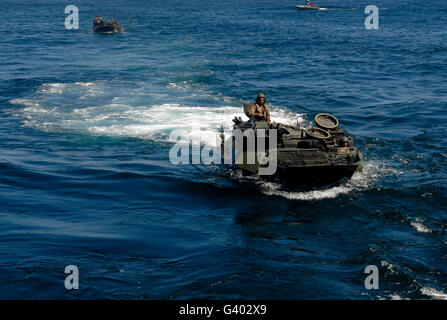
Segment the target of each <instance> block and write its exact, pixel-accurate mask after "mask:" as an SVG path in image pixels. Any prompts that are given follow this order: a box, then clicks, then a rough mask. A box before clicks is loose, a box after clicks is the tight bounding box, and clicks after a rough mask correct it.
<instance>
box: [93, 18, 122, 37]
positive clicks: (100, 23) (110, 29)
mask: <svg viewBox="0 0 447 320" xmlns="http://www.w3.org/2000/svg"><path fill="white" fill-rule="evenodd" d="M122 30H123V29H122V27H121V25H120V24H119V22H118V21H117V20H116V19H112V21H105V20H104V19H103V18H102V17H101V16H97V17H96V18H95V20H94V21H93V32H96V33H101V34H114V33H117V32H121V31H122Z"/></svg>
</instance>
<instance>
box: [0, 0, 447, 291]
mask: <svg viewBox="0 0 447 320" xmlns="http://www.w3.org/2000/svg"><path fill="white" fill-rule="evenodd" d="M303 2H304V1H303ZM68 4H73V5H76V6H78V8H79V14H80V28H79V30H66V29H65V28H64V20H65V17H66V16H67V15H66V14H65V13H64V9H65V6H66V5H68ZM296 4H297V3H296V2H295V1H290V0H275V1H266V0H245V1H236V0H228V1H204V0H182V1H180V0H164V1H161V0H158V1H142V0H139V1H119V0H105V1H101V2H100V3H92V2H91V1H86V0H82V1H70V2H69V3H67V2H65V1H55V0H54V1H51V0H45V1H24V0H22V1H16V0H2V1H1V2H0V21H2V24H1V32H0V44H1V50H0V61H1V64H0V133H1V136H2V139H1V141H0V222H1V224H0V298H2V299H17V298H25V299H49V298H50V299H54V298H61V299H79V298H81V299H93V298H119V299H127V298H131V299H142V298H143V299H165V298H169V299H184V298H195V299H201V298H206V299H222V298H226V299H228V298H229V299H231V298H242V299H260V298H263V299H378V298H380V299H408V298H410V299H447V263H446V262H447V261H446V260H447V250H446V248H447V237H446V226H447V212H446V211H447V210H446V208H447V200H446V195H447V174H446V171H447V170H446V169H447V129H446V121H447V112H446V108H447V44H446V40H447V26H446V23H445V22H446V21H447V3H446V2H445V1H444V0H432V1H429V2H428V3H427V2H426V3H424V2H421V1H419V0H418V1H416V0H408V1H384V0H375V1H373V2H371V1H363V0H360V1H359V0H343V1H341V0H320V1H318V2H317V4H318V5H320V6H322V7H324V8H326V10H322V11H318V12H299V11H298V10H296V8H295V5H296ZM370 4H374V5H376V6H377V7H379V8H380V11H379V19H380V20H379V29H378V30H366V29H365V27H364V19H365V17H366V15H365V14H364V8H365V7H366V6H367V5H370ZM98 14H101V15H103V16H104V17H106V18H107V19H111V18H112V17H116V18H117V19H118V20H119V21H120V22H121V24H122V25H123V27H124V28H125V32H124V33H122V34H116V35H113V36H104V35H98V34H94V33H92V32H91V23H92V20H93V18H94V17H95V16H96V15H98ZM260 91H263V92H265V93H266V94H267V97H268V102H269V103H270V104H271V111H272V118H273V120H276V121H279V122H287V121H291V122H294V121H296V119H297V118H298V119H299V121H301V122H302V123H303V124H309V123H311V121H312V119H313V117H314V115H315V114H317V113H319V112H330V113H332V114H334V115H336V116H337V117H338V119H339V120H340V122H341V125H342V127H343V128H344V129H345V130H346V131H347V132H349V133H350V134H351V135H353V136H354V138H355V140H356V144H358V146H359V147H360V148H361V149H362V150H363V152H364V154H365V156H366V162H365V168H364V171H363V172H362V173H357V174H356V175H355V176H354V177H353V179H352V180H351V181H350V182H347V183H345V184H343V185H341V186H338V187H332V188H329V187H328V188H326V189H322V190H314V191H306V192H298V191H293V190H285V189H283V188H281V187H280V186H278V185H276V184H274V183H268V182H263V181H252V182H249V183H247V182H245V181H239V180H238V179H236V178H235V177H233V176H231V174H229V173H228V172H227V171H226V170H224V169H223V168H221V167H216V166H206V165H182V166H178V165H173V164H171V163H170V162H169V159H168V155H169V150H170V148H171V146H172V142H171V141H169V133H170V132H171V131H172V130H174V129H187V130H188V129H190V128H191V126H198V125H200V126H201V129H202V137H203V141H202V142H203V144H207V143H211V142H212V141H213V139H215V135H216V130H217V128H218V127H219V126H220V125H224V126H225V128H226V129H229V128H230V124H231V119H232V118H233V117H234V116H235V115H238V116H239V115H240V116H242V109H241V104H242V103H243V102H246V101H250V100H252V99H253V98H254V97H255V95H256V94H257V93H258V92H260ZM67 265H76V266H77V267H78V268H79V278H80V284H79V286H80V288H79V290H71V291H69V290H66V289H65V287H64V279H65V276H66V275H65V274H64V269H65V267H66V266H67ZM367 265H376V266H377V267H378V268H379V274H380V287H379V289H378V290H367V289H365V287H364V279H365V277H366V276H367V275H366V274H364V269H365V267H366V266H367Z"/></svg>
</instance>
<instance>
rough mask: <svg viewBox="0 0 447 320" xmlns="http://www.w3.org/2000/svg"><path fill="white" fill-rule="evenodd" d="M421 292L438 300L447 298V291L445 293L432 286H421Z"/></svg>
mask: <svg viewBox="0 0 447 320" xmlns="http://www.w3.org/2000/svg"><path fill="white" fill-rule="evenodd" d="M421 293H422V294H424V295H426V296H429V297H431V298H433V299H436V300H447V293H444V292H442V291H439V290H436V289H434V288H431V287H423V288H421Z"/></svg>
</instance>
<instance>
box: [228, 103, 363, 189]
mask: <svg viewBox="0 0 447 320" xmlns="http://www.w3.org/2000/svg"><path fill="white" fill-rule="evenodd" d="M250 106H251V105H250V104H245V105H244V112H245V114H246V115H247V116H249V114H248V112H249V109H250ZM233 122H234V126H233V133H234V132H235V130H241V132H245V131H246V130H247V129H251V130H249V131H248V134H246V137H245V138H244V139H245V140H244V143H243V146H242V147H240V148H239V150H234V153H233V154H234V155H235V156H234V157H235V162H236V165H237V167H239V168H240V169H241V170H242V173H243V174H244V175H259V169H260V168H262V167H263V166H266V165H265V164H260V162H261V163H262V161H258V158H256V162H255V163H254V164H253V162H249V161H247V159H248V158H249V157H248V153H249V152H251V150H253V149H247V143H246V142H247V141H248V140H249V138H248V137H249V136H250V135H251V134H253V135H255V136H256V135H257V131H258V130H259V129H264V130H265V131H264V132H265V133H266V138H265V139H266V143H265V144H266V145H267V148H264V150H266V153H265V155H266V156H269V153H268V152H269V151H268V150H269V148H270V150H271V146H268V136H269V134H271V130H272V129H274V130H277V131H276V135H277V139H276V140H277V142H276V150H277V158H276V171H275V173H273V174H271V175H268V176H263V177H264V178H267V179H271V180H276V181H279V182H280V183H282V184H284V185H287V186H302V187H306V186H311V187H313V186H324V185H336V184H340V183H341V182H344V181H346V180H348V179H350V178H351V177H352V176H353V174H354V173H355V172H356V171H360V170H361V169H362V162H363V155H362V153H361V151H360V150H359V149H358V148H357V147H356V146H355V145H354V139H353V138H352V137H350V136H348V135H346V134H345V132H344V131H343V129H341V128H339V122H338V119H337V118H336V117H334V116H333V115H331V114H328V113H320V114H317V115H316V116H315V123H316V126H315V127H309V128H305V129H303V128H300V126H299V125H298V124H297V125H285V124H280V123H275V122H273V123H272V124H271V125H269V124H268V123H267V121H255V120H253V119H251V120H248V121H243V120H242V119H241V117H235V118H234V119H233ZM238 132H239V131H238ZM233 140H234V134H233ZM236 147H237V146H236ZM255 148H257V147H255ZM256 152H257V150H256ZM237 160H239V161H237Z"/></svg>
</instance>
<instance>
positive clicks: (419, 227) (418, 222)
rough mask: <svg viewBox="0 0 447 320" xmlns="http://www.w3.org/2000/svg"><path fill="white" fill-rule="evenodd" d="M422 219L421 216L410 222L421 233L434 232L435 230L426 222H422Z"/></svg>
mask: <svg viewBox="0 0 447 320" xmlns="http://www.w3.org/2000/svg"><path fill="white" fill-rule="evenodd" d="M422 222H423V221H422V219H421V218H416V220H415V221H411V222H410V224H411V226H412V227H413V228H415V229H416V231H417V232H420V233H431V232H433V230H431V229H430V228H428V227H426V226H425V225H424V224H422Z"/></svg>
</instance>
